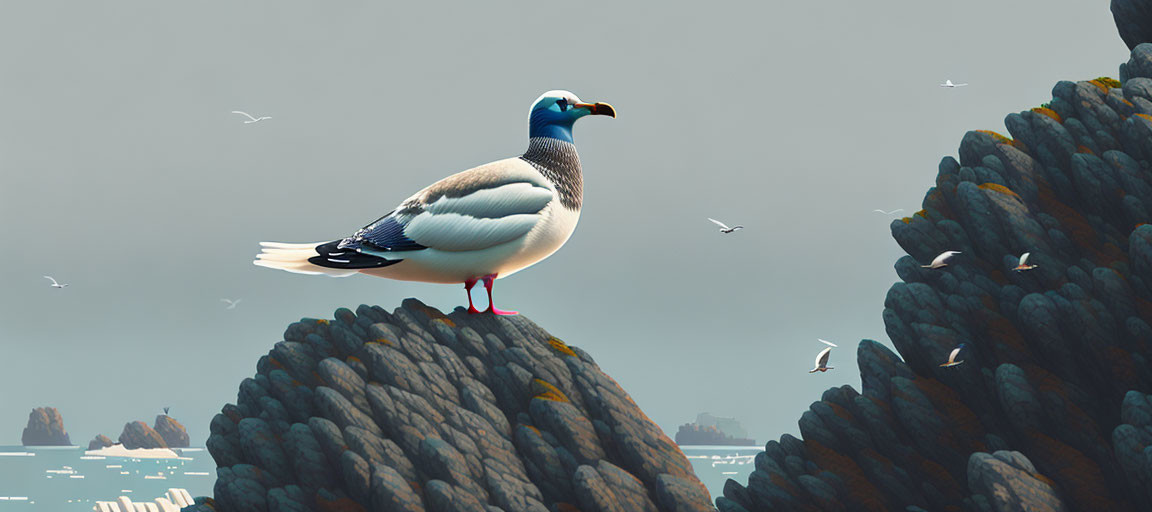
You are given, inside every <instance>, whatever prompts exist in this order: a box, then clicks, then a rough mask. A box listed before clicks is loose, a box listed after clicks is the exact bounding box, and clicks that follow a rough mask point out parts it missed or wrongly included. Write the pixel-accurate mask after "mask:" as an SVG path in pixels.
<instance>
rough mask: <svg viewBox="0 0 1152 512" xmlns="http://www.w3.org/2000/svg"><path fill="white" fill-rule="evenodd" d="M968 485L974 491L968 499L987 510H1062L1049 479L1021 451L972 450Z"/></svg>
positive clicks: (1043, 511) (1044, 511)
mask: <svg viewBox="0 0 1152 512" xmlns="http://www.w3.org/2000/svg"><path fill="white" fill-rule="evenodd" d="M968 487H969V488H971V489H972V492H973V493H974V494H973V495H972V497H971V500H972V501H971V503H972V504H973V508H975V509H976V510H981V511H987V512H1022V511H1023V512H1064V511H1065V510H1067V508H1066V507H1065V506H1064V502H1063V501H1062V500H1061V499H1060V497H1059V495H1058V493H1057V492H1056V489H1055V488H1053V486H1052V480H1050V479H1048V477H1046V476H1044V475H1041V474H1039V473H1037V472H1036V467H1035V466H1033V465H1032V462H1031V461H1029V460H1028V458H1027V457H1025V456H1024V455H1023V454H1021V453H1020V452H1009V451H1000V452H996V453H993V454H991V455H989V454H987V453H982V452H977V453H973V454H972V456H971V457H969V458H968Z"/></svg>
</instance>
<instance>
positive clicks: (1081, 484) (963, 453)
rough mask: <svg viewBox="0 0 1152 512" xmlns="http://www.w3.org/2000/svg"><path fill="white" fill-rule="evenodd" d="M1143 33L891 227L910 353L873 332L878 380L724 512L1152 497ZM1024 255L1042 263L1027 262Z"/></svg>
mask: <svg viewBox="0 0 1152 512" xmlns="http://www.w3.org/2000/svg"><path fill="white" fill-rule="evenodd" d="M1117 4H1126V5H1128V7H1132V6H1138V7H1140V8H1141V9H1143V8H1146V7H1147V6H1148V3H1147V2H1142V1H1136V0H1131V1H1129V2H1119V1H1117V2H1113V6H1114V7H1113V9H1114V11H1116V9H1117V8H1116V5H1117ZM1121 9H1123V7H1122V8H1121ZM1142 28H1149V27H1148V26H1147V25H1144V26H1143V27H1142ZM1125 30H1126V29H1124V28H1123V26H1122V32H1123V33H1124V34H1126V35H1125V38H1126V39H1131V38H1136V40H1139V39H1141V38H1143V37H1144V36H1142V35H1140V33H1138V32H1135V31H1133V30H1132V29H1128V30H1127V31H1125ZM1129 36H1130V37H1129ZM1133 46H1134V49H1133V50H1132V52H1131V59H1130V60H1129V61H1128V62H1127V63H1125V64H1124V65H1123V66H1122V68H1121V73H1120V74H1121V79H1122V83H1121V82H1117V81H1115V80H1111V79H1106V78H1100V79H1094V80H1085V81H1079V82H1071V81H1065V82H1060V83H1058V84H1056V86H1055V87H1054V88H1053V89H1052V99H1051V100H1050V102H1048V103H1047V104H1045V105H1044V106H1042V107H1038V108H1034V109H1031V110H1028V111H1025V112H1021V113H1017V114H1011V115H1009V116H1008V117H1007V118H1006V119H1005V125H1006V126H1007V129H1008V133H1009V134H1010V135H1011V137H1007V136H1004V135H1001V134H997V133H994V132H986V131H974V132H969V133H968V134H966V135H965V136H964V137H963V140H962V141H961V143H960V150H959V160H957V159H954V158H951V157H948V158H945V159H944V160H943V161H942V162H941V163H940V166H939V170H938V173H937V176H936V186H935V187H933V188H931V189H930V190H929V191H928V193H927V194H926V196H925V198H924V201H923V209H922V210H921V211H919V212H916V214H914V215H913V216H911V217H909V218H905V219H901V220H897V221H894V222H893V223H892V226H891V229H892V236H893V238H895V239H896V242H897V243H899V244H900V246H901V247H902V248H903V249H904V250H905V251H906V252H907V256H904V257H903V258H901V259H900V260H899V261H897V262H896V265H895V267H896V271H897V274H898V275H899V276H900V279H901V282H899V283H896V284H895V285H893V286H892V288H891V289H890V290H889V292H888V295H887V298H886V300H885V303H884V312H883V318H884V323H885V326H886V331H887V334H888V336H889V338H890V339H891V340H892V344H893V345H894V346H895V348H896V349H897V351H898V352H899V355H897V354H896V353H893V352H892V351H891V350H889V349H888V348H886V347H884V346H883V345H880V344H879V343H876V342H873V341H868V340H865V341H863V342H861V343H860V345H859V348H858V350H857V362H858V365H859V368H860V374H861V380H862V384H863V389H862V390H861V391H859V392H858V391H856V390H855V389H853V388H851V387H849V386H843V387H839V388H832V389H829V390H828V391H826V392H825V393H824V395H823V396H822V397H821V400H819V401H817V402H815V403H813V404H812V406H811V407H810V408H809V410H808V411H806V412H804V413H803V415H802V416H801V417H800V420H799V427H800V433H801V436H802V438H803V439H802V440H801V439H797V438H795V437H792V436H789V435H785V436H783V437H781V438H780V440H779V441H771V442H769V443H768V444H767V445H766V446H765V450H764V452H762V453H760V454H759V455H758V456H757V457H756V459H755V468H756V469H755V470H754V471H753V473H752V474H751V475H750V476H749V478H748V480H747V482H736V481H734V480H729V481H728V482H727V485H726V486H725V489H724V495H723V496H721V497H718V498H717V500H716V503H717V506H718V508H719V509H720V510H721V511H723V512H756V511H769V510H771V511H876V512H886V511H894V510H899V511H926V510H932V511H937V510H939V511H970V512H985V511H1020V510H1034V511H1085V512H1087V511H1097V510H1109V511H1147V510H1152V492H1150V491H1149V489H1150V488H1152V463H1150V462H1149V461H1150V460H1152V459H1149V454H1150V453H1152V406H1150V405H1149V401H1148V393H1150V392H1152V325H1150V324H1152V224H1148V223H1152V216H1150V215H1149V212H1150V211H1152V210H1150V208H1152V44H1139V45H1133ZM945 250H957V251H962V254H961V255H959V256H958V257H957V258H956V259H955V260H954V262H953V263H952V264H951V265H950V266H948V267H945V268H943V269H937V270H932V269H924V268H921V266H920V265H921V264H922V263H927V262H929V261H931V260H932V259H933V257H934V256H936V255H937V254H939V253H941V252H943V251H945ZM1024 252H1031V253H1032V259H1031V261H1030V262H1031V263H1035V264H1037V265H1039V266H1038V267H1037V268H1035V269H1032V270H1027V271H1021V272H1017V271H1014V270H1013V268H1014V267H1015V265H1016V263H1017V259H1018V257H1019V256H1020V254H1021V253H1024ZM961 343H964V344H966V347H967V348H965V349H964V350H963V351H962V352H961V359H962V360H964V363H963V364H961V365H959V366H954V367H940V366H939V364H940V363H942V362H944V361H946V360H947V359H948V354H949V352H950V351H951V350H952V349H953V348H955V347H957V346H958V345H959V344H961Z"/></svg>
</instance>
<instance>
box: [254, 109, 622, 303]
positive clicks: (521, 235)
mask: <svg viewBox="0 0 1152 512" xmlns="http://www.w3.org/2000/svg"><path fill="white" fill-rule="evenodd" d="M463 112H466V113H471V112H475V110H472V109H465V110H463ZM588 115H604V116H608V117H616V111H615V109H613V108H612V106H611V105H609V104H607V103H585V102H583V101H580V98H577V97H576V95H575V94H572V93H571V92H568V91H560V90H556V91H548V92H546V93H544V94H542V95H541V96H540V97H539V98H537V99H536V101H535V102H534V103H533V104H532V108H531V109H530V110H529V114H528V136H529V138H528V150H527V151H525V152H524V154H523V155H520V156H518V157H513V158H508V159H504V160H498V161H496V162H492V163H489V164H485V165H481V166H479V167H474V168H472V169H469V170H466V171H464V172H461V173H459V174H455V175H452V176H449V177H447V178H444V179H442V180H440V181H438V182H436V183H433V184H432V185H430V186H428V187H427V188H425V189H423V190H421V191H419V192H417V193H416V194H414V195H412V196H411V197H409V198H408V199H405V200H404V201H402V202H401V203H400V204H399V205H398V206H397V207H396V208H395V209H393V210H392V211H390V212H388V213H386V214H384V216H383V217H380V218H379V219H376V220H375V221H374V222H372V223H371V224H368V225H367V226H364V227H363V228H361V229H360V230H359V231H357V232H355V233H354V234H352V235H351V236H348V237H345V238H342V239H337V240H332V241H325V242H314V243H307V244H285V243H277V242H261V244H260V245H261V246H263V252H261V253H260V254H258V255H257V256H256V258H257V259H256V261H254V262H253V263H255V264H256V265H259V266H263V267H269V268H275V269H280V270H286V271H289V272H295V273H301V274H327V275H330V276H339V277H343V276H350V275H353V274H366V275H370V276H376V277H384V278H388V279H396V280H400V281H421V282H426V283H463V284H464V290H465V292H466V293H467V295H468V312H469V313H480V312H481V311H479V310H477V309H476V307H475V306H474V305H473V303H472V287H473V286H475V285H476V283H477V282H483V283H484V288H485V289H486V290H487V291H488V309H487V310H486V312H490V313H493V314H497V315H504V314H516V312H515V311H503V310H500V309H497V308H496V306H495V305H493V303H492V286H493V282H494V281H495V280H496V279H498V278H503V277H508V276H509V275H512V274H514V273H516V272H518V271H520V270H523V269H525V268H527V267H529V266H531V265H533V264H535V263H537V262H539V261H541V260H543V259H544V258H547V257H548V256H550V255H552V253H554V252H556V250H558V249H560V247H561V246H562V245H564V243H565V242H567V241H568V238H569V237H570V236H571V235H572V231H573V230H574V229H576V222H577V221H578V220H579V218H580V205H581V202H582V200H583V178H582V175H581V166H580V157H579V156H578V155H577V154H576V146H575V145H574V144H573V139H572V125H573V124H574V123H575V122H576V120H578V119H580V118H582V117H585V116H588ZM433 135H435V134H433ZM376 188H379V189H382V190H387V189H388V186H387V183H384V184H381V186H379V187H376ZM373 194H374V193H373ZM367 198H368V197H366V199H367ZM373 199H374V197H373Z"/></svg>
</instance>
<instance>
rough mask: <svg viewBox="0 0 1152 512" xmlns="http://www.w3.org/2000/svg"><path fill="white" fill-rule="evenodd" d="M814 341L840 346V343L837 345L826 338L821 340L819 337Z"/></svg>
mask: <svg viewBox="0 0 1152 512" xmlns="http://www.w3.org/2000/svg"><path fill="white" fill-rule="evenodd" d="M816 341H819V342H820V343H823V344H825V345H828V346H830V347H839V346H840V345H837V344H835V343H832V342H831V341H828V340H822V339H820V338H816Z"/></svg>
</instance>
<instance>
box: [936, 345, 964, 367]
mask: <svg viewBox="0 0 1152 512" xmlns="http://www.w3.org/2000/svg"><path fill="white" fill-rule="evenodd" d="M963 349H964V344H963V343H961V344H959V345H956V348H954V349H952V353H951V354H948V362H947V363H941V364H940V367H941V368H948V367H951V366H956V365H958V364H961V363H963V362H964V361H957V360H956V356H958V355H960V351H961V350H963Z"/></svg>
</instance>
